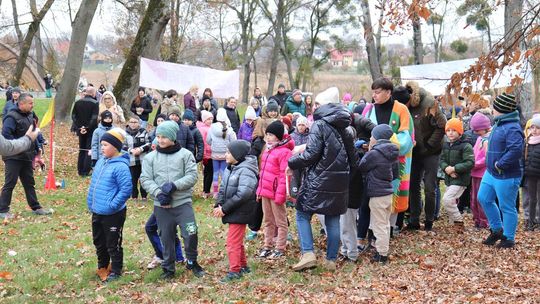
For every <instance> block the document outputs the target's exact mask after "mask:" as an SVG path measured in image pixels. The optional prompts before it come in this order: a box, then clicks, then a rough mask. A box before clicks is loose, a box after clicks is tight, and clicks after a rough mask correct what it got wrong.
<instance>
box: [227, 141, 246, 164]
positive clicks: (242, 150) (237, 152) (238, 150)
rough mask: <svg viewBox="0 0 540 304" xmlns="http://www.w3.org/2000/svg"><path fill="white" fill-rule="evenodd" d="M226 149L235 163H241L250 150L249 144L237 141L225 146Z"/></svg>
mask: <svg viewBox="0 0 540 304" xmlns="http://www.w3.org/2000/svg"><path fill="white" fill-rule="evenodd" d="M227 149H228V150H229V152H230V153H231V155H232V156H233V157H234V159H236V161H237V162H239V163H241V162H242V161H244V160H245V159H246V155H248V153H249V150H250V149H251V145H250V144H249V142H247V141H245V140H242V139H239V140H234V141H231V142H230V143H229V145H228V146H227Z"/></svg>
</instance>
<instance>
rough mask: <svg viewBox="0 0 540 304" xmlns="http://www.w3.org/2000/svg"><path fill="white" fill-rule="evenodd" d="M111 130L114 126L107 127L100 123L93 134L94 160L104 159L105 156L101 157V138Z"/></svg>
mask: <svg viewBox="0 0 540 304" xmlns="http://www.w3.org/2000/svg"><path fill="white" fill-rule="evenodd" d="M110 129H112V126H110V127H106V126H104V125H102V124H101V123H100V124H99V125H98V127H97V128H96V129H95V130H94V132H93V133H92V160H98V159H100V158H103V155H101V138H102V137H103V135H105V133H107V131H109V130H110Z"/></svg>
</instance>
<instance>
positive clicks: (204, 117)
mask: <svg viewBox="0 0 540 304" xmlns="http://www.w3.org/2000/svg"><path fill="white" fill-rule="evenodd" d="M208 118H212V119H214V114H212V112H209V111H206V110H202V111H201V120H202V122H205V121H206V120H207V119H208Z"/></svg>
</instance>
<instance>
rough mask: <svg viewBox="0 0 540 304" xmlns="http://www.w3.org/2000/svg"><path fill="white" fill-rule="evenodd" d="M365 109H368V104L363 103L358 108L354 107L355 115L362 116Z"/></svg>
mask: <svg viewBox="0 0 540 304" xmlns="http://www.w3.org/2000/svg"><path fill="white" fill-rule="evenodd" d="M365 108H366V104H365V103H361V104H359V105H357V106H356V107H354V110H353V113H357V114H359V115H362V113H363V112H364V109H365Z"/></svg>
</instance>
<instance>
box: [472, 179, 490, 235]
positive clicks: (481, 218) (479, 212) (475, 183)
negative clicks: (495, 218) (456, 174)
mask: <svg viewBox="0 0 540 304" xmlns="http://www.w3.org/2000/svg"><path fill="white" fill-rule="evenodd" d="M481 182H482V178H481V177H473V178H472V181H471V183H472V184H471V211H472V214H473V219H474V225H475V226H476V227H479V228H489V223H488V220H487V218H486V214H485V213H484V209H482V206H481V205H480V202H479V201H478V189H480V183H481Z"/></svg>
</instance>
